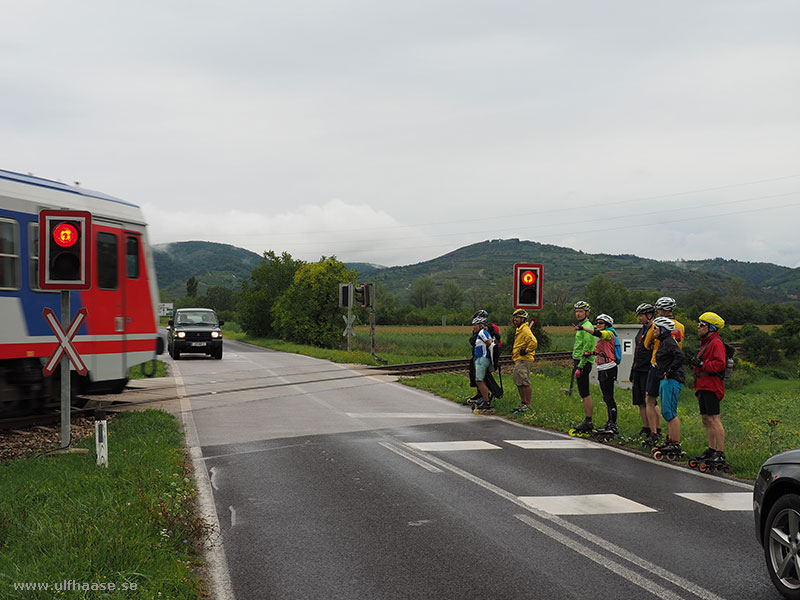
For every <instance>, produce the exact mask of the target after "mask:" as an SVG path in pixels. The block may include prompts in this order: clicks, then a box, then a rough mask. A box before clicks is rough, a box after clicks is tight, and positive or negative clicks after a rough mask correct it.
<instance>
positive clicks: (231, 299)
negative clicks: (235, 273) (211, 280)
mask: <svg viewBox="0 0 800 600" xmlns="http://www.w3.org/2000/svg"><path fill="white" fill-rule="evenodd" d="M206 305H207V306H208V308H213V309H214V310H215V311H216V312H218V313H219V312H222V311H232V310H234V309H235V308H236V293H235V292H234V291H233V290H232V289H230V288H226V287H223V286H221V285H213V286H211V287H210V288H208V291H207V292H206Z"/></svg>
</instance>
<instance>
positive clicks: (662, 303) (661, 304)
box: [656, 296, 678, 310]
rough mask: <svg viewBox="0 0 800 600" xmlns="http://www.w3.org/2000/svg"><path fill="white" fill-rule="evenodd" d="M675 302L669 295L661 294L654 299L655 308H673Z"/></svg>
mask: <svg viewBox="0 0 800 600" xmlns="http://www.w3.org/2000/svg"><path fill="white" fill-rule="evenodd" d="M677 304H678V303H677V302H675V298H670V297H669V296H661V298H659V299H658V300H656V308H658V309H661V310H674V308H675V306H676V305H677Z"/></svg>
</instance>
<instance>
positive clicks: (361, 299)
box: [355, 283, 375, 308]
mask: <svg viewBox="0 0 800 600" xmlns="http://www.w3.org/2000/svg"><path fill="white" fill-rule="evenodd" d="M355 301H356V303H358V304H359V305H360V306H361V308H370V307H372V304H373V302H375V284H374V283H359V284H358V286H357V287H356V288H355Z"/></svg>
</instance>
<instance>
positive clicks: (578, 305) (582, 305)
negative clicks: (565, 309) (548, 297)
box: [572, 300, 592, 311]
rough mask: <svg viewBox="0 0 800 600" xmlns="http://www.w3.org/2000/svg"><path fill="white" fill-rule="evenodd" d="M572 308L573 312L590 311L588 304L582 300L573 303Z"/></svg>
mask: <svg viewBox="0 0 800 600" xmlns="http://www.w3.org/2000/svg"><path fill="white" fill-rule="evenodd" d="M572 308H574V309H575V310H578V309H581V310H586V311H589V310H592V307H591V306H589V303H588V302H585V301H584V300H578V301H577V302H576V303H575V306H573V307H572Z"/></svg>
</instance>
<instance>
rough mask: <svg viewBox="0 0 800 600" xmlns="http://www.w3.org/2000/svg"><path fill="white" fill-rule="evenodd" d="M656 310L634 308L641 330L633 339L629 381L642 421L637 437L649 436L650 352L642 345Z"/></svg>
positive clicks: (650, 305)
mask: <svg viewBox="0 0 800 600" xmlns="http://www.w3.org/2000/svg"><path fill="white" fill-rule="evenodd" d="M655 316H656V308H655V306H653V305H652V304H648V303H646V302H645V303H642V304H640V305H639V306H637V307H636V318H637V319H638V321H639V323H640V324H641V326H642V328H641V329H640V330H639V331H638V333H637V334H636V337H635V340H634V341H635V346H634V351H633V364H632V365H631V374H630V380H631V383H633V389H632V398H633V405H634V406H638V407H639V416H640V417H641V419H642V429H641V430H640V431H639V436H644V437H645V438H647V437H648V436H649V435H650V433H651V432H650V421H649V419H648V416H647V402H646V396H647V391H646V390H647V375H648V373H650V356H651V353H650V350H648V349H647V347H646V346H645V344H644V341H645V339H646V337H647V334H648V332H649V331H650V330H651V329H652V328H653V327H654V325H653V319H654V318H655Z"/></svg>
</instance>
